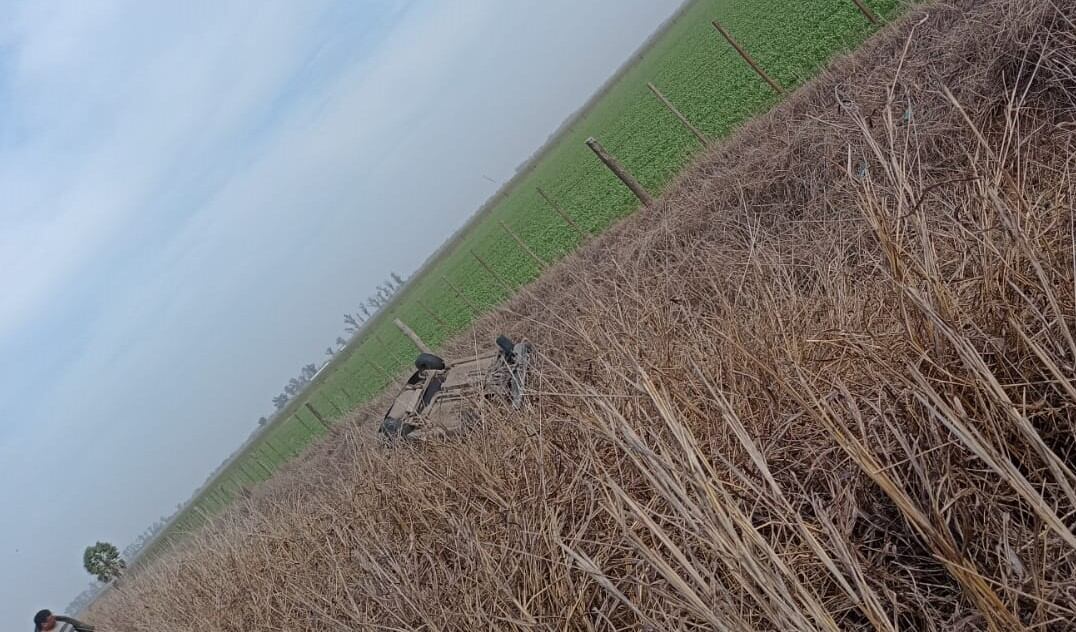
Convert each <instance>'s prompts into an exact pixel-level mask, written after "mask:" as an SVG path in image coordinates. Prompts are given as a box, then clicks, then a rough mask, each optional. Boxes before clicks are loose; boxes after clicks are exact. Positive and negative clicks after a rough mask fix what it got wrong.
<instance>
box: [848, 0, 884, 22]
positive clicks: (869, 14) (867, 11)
mask: <svg viewBox="0 0 1076 632" xmlns="http://www.w3.org/2000/svg"><path fill="white" fill-rule="evenodd" d="M852 2H854V3H855V5H856V7H857V8H858V9H859V12H860V13H862V14H863V17H865V18H867V21H868V22H870V23H871V24H878V16H877V15H875V13H874V11H871V8H870V7H868V6H867V5H866V4H864V2H863V0H852Z"/></svg>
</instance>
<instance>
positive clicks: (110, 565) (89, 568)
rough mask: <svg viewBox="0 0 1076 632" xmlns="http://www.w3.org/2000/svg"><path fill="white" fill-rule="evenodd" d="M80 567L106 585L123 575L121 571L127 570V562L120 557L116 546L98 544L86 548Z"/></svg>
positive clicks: (105, 543)
mask: <svg viewBox="0 0 1076 632" xmlns="http://www.w3.org/2000/svg"><path fill="white" fill-rule="evenodd" d="M82 566H83V568H85V569H86V572H88V573H89V574H90V575H93V576H94V577H96V578H97V580H98V581H102V582H106V583H107V582H110V581H112V580H114V579H116V578H118V577H119V576H120V575H122V574H123V570H124V569H125V568H127V562H124V561H123V558H121V557H120V551H119V549H117V548H116V545H114V544H110V543H108V542H98V543H97V544H94V545H93V546H88V547H86V552H85V553H83V554H82Z"/></svg>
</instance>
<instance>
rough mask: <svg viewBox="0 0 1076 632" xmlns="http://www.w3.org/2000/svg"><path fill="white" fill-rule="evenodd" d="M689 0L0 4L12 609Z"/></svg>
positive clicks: (253, 419)
mask: <svg viewBox="0 0 1076 632" xmlns="http://www.w3.org/2000/svg"><path fill="white" fill-rule="evenodd" d="M680 4H681V0H660V1H658V2H654V1H651V0H630V1H628V2H616V1H614V0H591V1H590V2H587V3H574V2H570V1H568V0H555V1H551V2H526V3H524V2H514V3H503V2H499V1H498V0H467V1H465V2H456V3H447V2H437V1H435V0H399V1H394V0H367V1H366V2H362V3H353V2H346V1H345V0H309V1H307V2H301V3H300V2H285V1H284V0H274V1H267V2H257V3H255V2H252V1H248V0H234V1H229V2H223V3H219V2H208V1H206V0H196V1H194V2H191V3H184V4H183V5H182V6H173V5H169V4H165V3H143V2H136V1H135V0H92V1H91V0H86V1H83V2H73V1H69V2H56V3H41V2H33V1H32V0H14V1H12V2H7V3H0V18H2V19H0V190H2V191H3V193H4V199H5V201H6V204H4V206H3V208H2V210H0V280H2V282H3V287H4V289H5V298H6V300H5V301H4V302H3V303H0V358H3V362H2V364H0V376H2V378H3V379H2V380H0V402H2V403H3V405H4V406H3V411H4V415H3V417H2V419H0V467H2V468H3V470H2V473H3V481H2V483H0V490H2V491H0V494H2V498H3V500H4V502H5V508H6V511H5V512H4V516H3V518H2V520H0V540H2V541H3V542H4V543H5V544H4V546H3V548H2V549H0V564H3V567H4V569H5V570H4V584H3V591H2V597H0V599H2V601H0V624H6V625H7V626H8V627H11V628H14V629H17V628H18V626H19V625H25V626H29V625H30V619H31V617H32V615H33V613H34V612H35V611H36V610H38V609H40V608H52V609H54V610H59V609H62V608H63V607H64V606H66V604H67V603H68V602H69V601H70V600H71V599H72V598H73V597H74V596H75V595H76V594H77V593H79V592H80V591H81V590H83V589H84V588H85V587H86V586H87V585H88V584H89V583H90V581H91V580H92V578H91V577H90V576H89V575H88V574H87V573H86V572H85V571H84V570H83V569H82V567H81V557H82V550H83V549H84V548H85V547H86V546H87V545H89V544H92V543H93V542H95V541H97V540H107V541H111V542H113V543H115V544H116V545H117V546H119V547H120V548H121V549H122V548H123V547H125V546H126V545H127V544H128V543H129V542H131V541H132V540H133V539H134V538H135V537H137V535H138V534H140V533H141V532H142V531H143V530H144V529H145V528H146V527H148V526H149V525H150V524H152V523H153V522H154V521H156V520H157V519H158V518H159V517H161V516H164V515H168V514H170V513H171V512H172V511H173V509H174V508H175V506H176V504H177V503H181V502H183V501H185V500H186V499H187V498H188V497H189V496H190V494H191V492H192V491H193V490H194V489H196V488H197V487H198V486H199V485H201V484H202V483H203V481H204V480H205V478H206V477H207V476H208V475H209V473H210V472H211V471H212V470H213V469H214V468H216V467H217V465H219V464H220V463H221V462H222V461H223V460H224V459H226V458H227V457H228V455H229V454H231V453H232V452H233V451H234V450H235V449H236V448H238V447H239V446H240V445H241V444H242V442H243V441H244V440H245V439H246V438H247V436H248V435H249V434H250V432H251V431H252V430H253V429H254V428H255V427H256V426H257V420H258V418H259V417H260V416H261V415H267V414H269V413H270V412H271V411H272V409H273V407H272V404H271V402H270V399H271V398H272V396H273V395H275V394H276V393H278V392H280V390H281V388H282V387H283V385H284V384H285V383H286V382H287V380H288V378H290V377H291V376H293V375H294V374H295V373H296V372H297V371H298V369H299V367H300V366H301V365H303V364H306V363H309V362H320V361H321V360H322V359H324V357H325V356H324V353H323V351H324V349H325V347H326V345H328V344H330V343H332V342H333V341H334V340H335V338H336V336H338V335H341V333H342V330H343V322H342V320H341V317H342V315H343V313H344V312H349V311H354V310H355V308H357V307H358V305H359V303H360V302H361V301H362V300H363V299H365V298H366V297H367V296H369V295H370V294H372V293H373V291H374V290H375V286H376V285H377V284H378V283H380V282H381V281H383V280H384V279H385V278H386V277H387V276H388V274H389V272H390V271H396V272H399V273H401V274H403V275H405V276H407V275H410V274H411V273H412V272H413V271H414V270H415V269H416V268H417V267H418V266H419V265H421V263H422V262H423V261H424V260H425V259H426V258H427V257H428V256H429V255H431V254H432V253H433V252H434V251H435V250H436V249H437V248H438V247H439V246H440V245H441V244H442V243H443V242H444V240H445V239H446V238H448V237H449V236H450V235H451V234H452V233H453V232H454V231H455V230H456V229H457V228H459V227H460V226H461V225H462V224H463V223H464V222H465V221H466V220H467V219H468V218H469V217H470V216H471V214H472V213H473V212H474V211H475V210H476V209H477V208H478V207H479V206H480V205H481V204H482V203H483V202H484V201H485V200H486V199H487V198H488V197H489V196H490V195H491V194H493V193H494V191H495V190H496V189H497V188H498V187H499V186H500V185H501V184H502V183H504V182H506V181H507V180H509V179H510V178H511V177H512V176H513V175H514V173H515V170H516V167H517V166H518V165H519V164H520V163H521V162H523V161H524V160H526V159H527V158H528V157H529V156H530V155H531V154H532V153H533V152H534V151H535V150H537V149H538V148H539V147H540V146H541V145H542V144H543V143H544V142H545V141H546V139H547V138H548V136H549V135H550V134H551V133H552V132H553V131H554V130H555V129H556V128H557V127H558V126H559V125H560V124H561V123H562V122H563V121H564V120H565V119H566V118H567V117H568V116H569V115H570V114H571V113H572V112H574V111H575V110H577V109H578V108H579V107H580V106H582V105H583V103H584V102H585V101H586V100H587V99H588V98H589V97H590V96H591V95H592V94H593V93H594V92H595V91H596V90H597V89H598V88H599V87H600V86H601V85H602V83H603V82H604V81H605V80H606V79H607V78H608V77H609V76H611V75H612V73H614V72H615V71H616V70H617V68H618V67H619V66H620V65H621V64H622V63H623V62H624V61H626V60H627V59H628V58H629V57H630V56H631V55H632V54H633V53H634V52H635V51H636V49H637V48H638V47H639V46H640V45H641V44H642V43H643V42H644V41H645V40H646V38H647V37H649V36H650V34H651V33H652V32H653V31H654V30H655V29H657V28H658V27H659V25H660V24H661V23H662V22H663V21H664V20H665V19H666V18H667V17H669V16H670V15H671V14H672V13H673V12H675V10H676V9H677V8H678V7H679V5H680ZM425 174H430V175H425ZM491 179H492V181H491Z"/></svg>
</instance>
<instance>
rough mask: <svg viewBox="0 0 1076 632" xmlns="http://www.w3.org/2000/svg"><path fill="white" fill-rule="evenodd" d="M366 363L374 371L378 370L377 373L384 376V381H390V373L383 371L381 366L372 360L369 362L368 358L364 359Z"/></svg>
mask: <svg viewBox="0 0 1076 632" xmlns="http://www.w3.org/2000/svg"><path fill="white" fill-rule="evenodd" d="M366 362H367V363H368V364H369V365H370V366H372V367H374V368H375V369H377V370H378V371H379V372H380V373H381V375H384V376H385V379H387V380H389V381H390V382H391V381H392V374H391V373H389V372H388V371H386V370H385V369H384V368H383V367H382V366H381V365H380V364H378V363H377V362H374V361H373V360H371V359H369V358H366Z"/></svg>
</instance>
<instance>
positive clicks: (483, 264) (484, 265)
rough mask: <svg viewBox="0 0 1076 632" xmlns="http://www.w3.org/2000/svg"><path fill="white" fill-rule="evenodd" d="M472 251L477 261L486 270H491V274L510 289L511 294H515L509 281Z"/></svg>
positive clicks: (502, 285)
mask: <svg viewBox="0 0 1076 632" xmlns="http://www.w3.org/2000/svg"><path fill="white" fill-rule="evenodd" d="M470 252H471V256H472V257H474V259H475V261H477V262H478V264H479V265H481V266H482V267H483V268H485V269H486V272H489V274H490V276H492V277H493V278H494V279H496V281H497V282H498V283H500V284H501V287H503V288H504V289H506V290H508V293H509V294H515V292H516V290H515V288H513V287H512V286H511V285H508V283H507V282H506V281H505V280H504V279H502V278H501V277H500V275H499V274H497V273H496V272H494V270H493V268H491V267H489V264H488V263H486V262H485V261H483V260H482V257H479V256H478V255H477V254H476V253H475V251H473V250H472V251H470Z"/></svg>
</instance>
